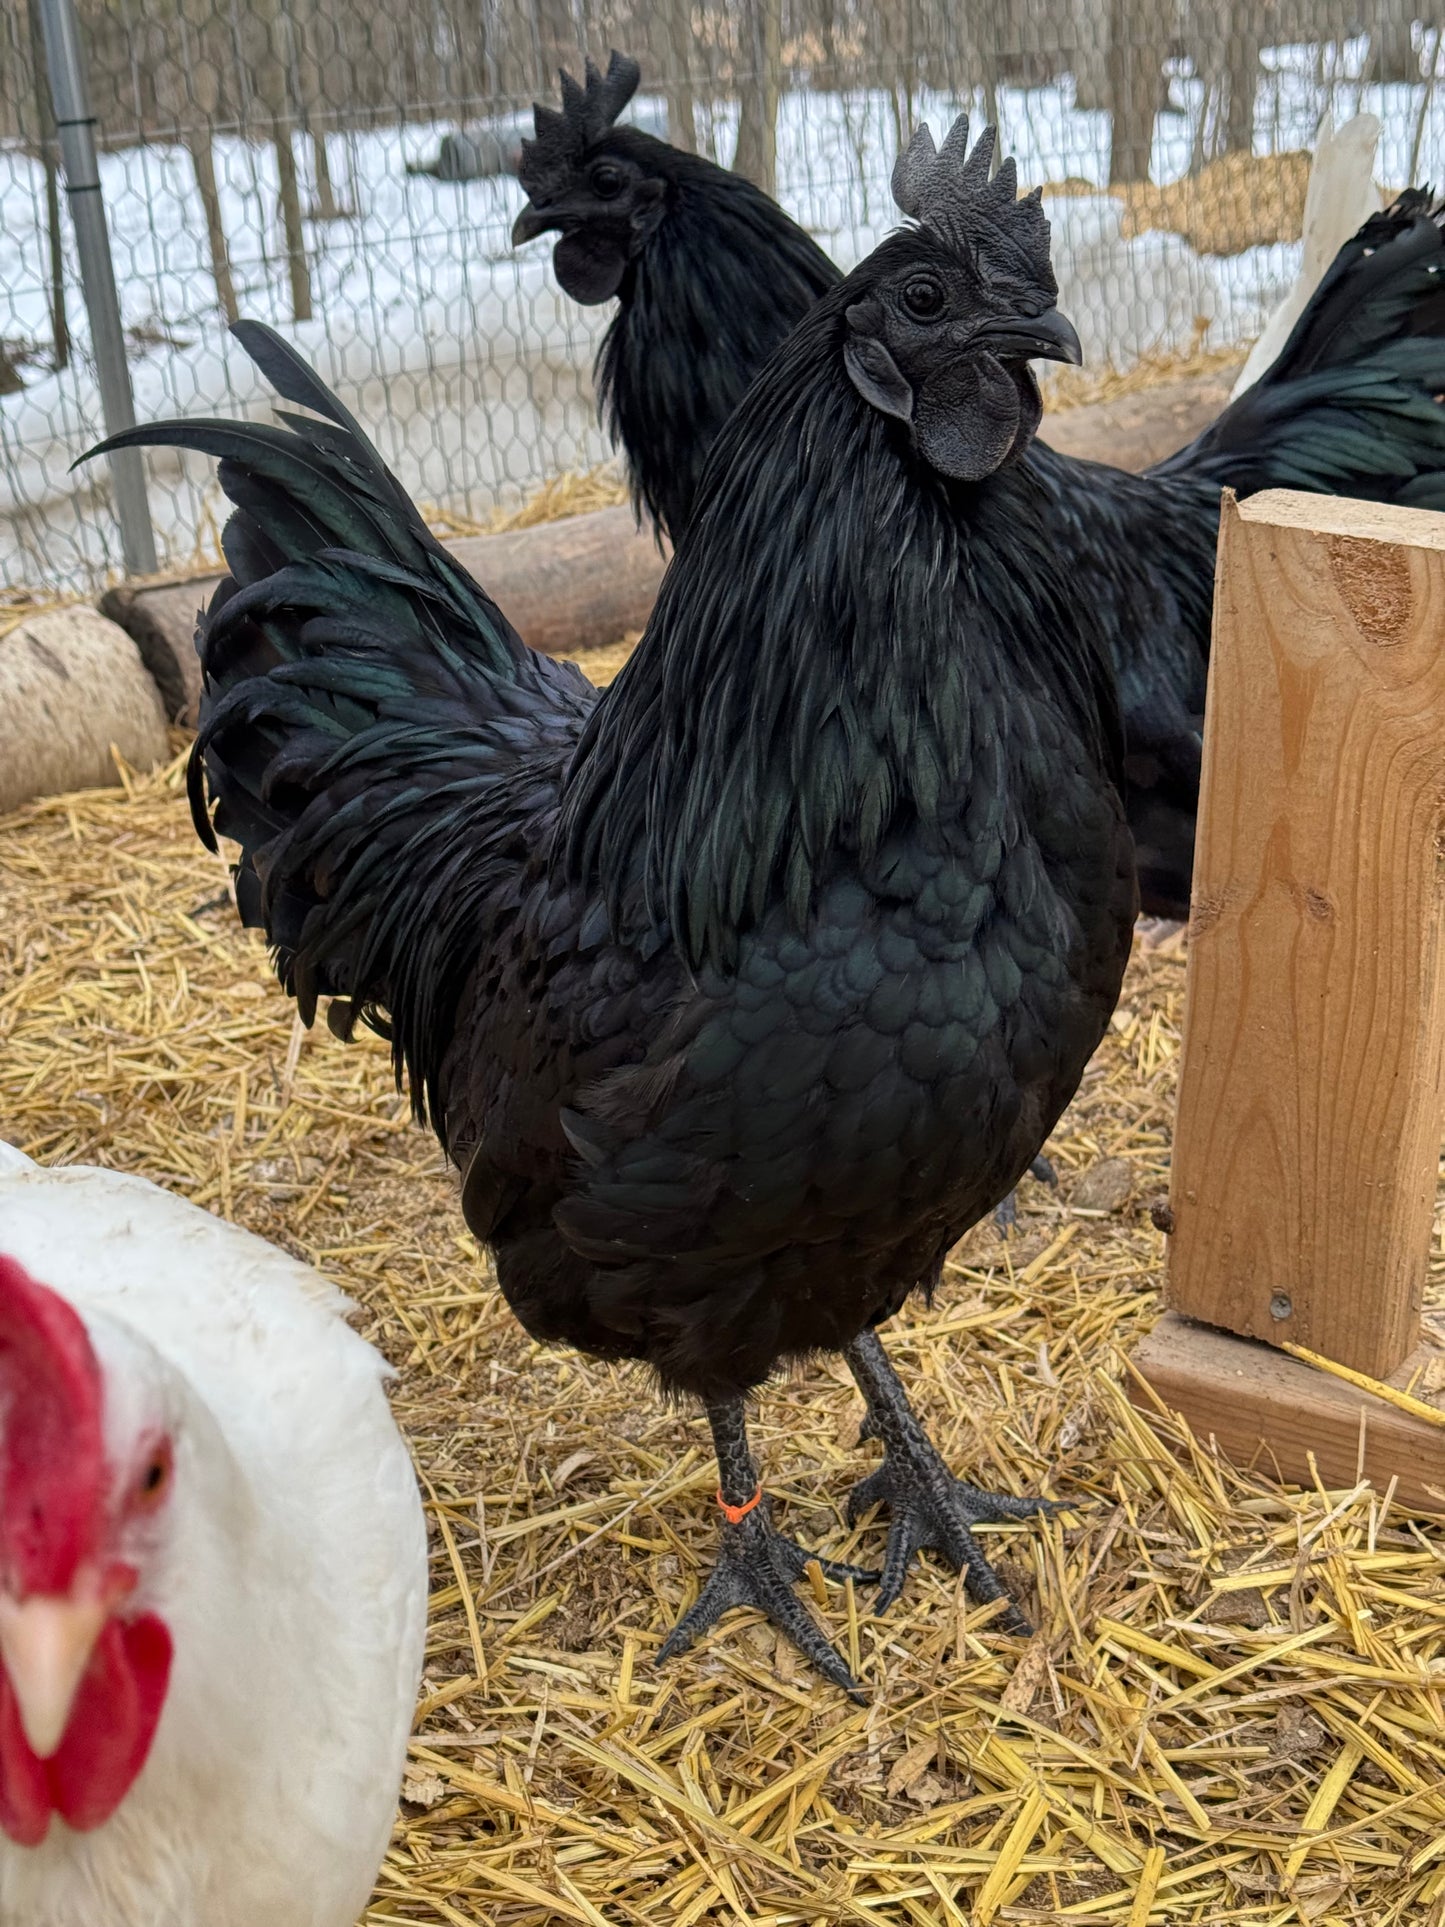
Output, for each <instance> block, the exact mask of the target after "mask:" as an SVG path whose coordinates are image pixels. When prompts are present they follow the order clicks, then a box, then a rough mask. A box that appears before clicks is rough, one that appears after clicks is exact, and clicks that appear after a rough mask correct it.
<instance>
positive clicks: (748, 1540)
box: [657, 1399, 879, 1699]
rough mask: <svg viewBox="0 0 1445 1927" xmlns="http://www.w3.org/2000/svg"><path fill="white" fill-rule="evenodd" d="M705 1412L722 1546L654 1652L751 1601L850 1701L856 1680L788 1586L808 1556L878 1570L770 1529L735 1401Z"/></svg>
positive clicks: (680, 1646)
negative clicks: (717, 1478)
mask: <svg viewBox="0 0 1445 1927" xmlns="http://www.w3.org/2000/svg"><path fill="white" fill-rule="evenodd" d="M707 1415H708V1420H709V1422H710V1423H711V1425H712V1432H713V1440H714V1443H715V1444H716V1446H717V1460H718V1470H719V1472H720V1473H721V1475H722V1482H721V1484H720V1485H719V1487H718V1501H719V1503H720V1504H721V1506H722V1508H723V1514H724V1524H723V1529H722V1547H721V1550H720V1551H719V1553H718V1559H717V1564H716V1565H715V1566H714V1567H713V1569H712V1571H711V1572H710V1573H709V1574H708V1577H707V1582H706V1584H705V1585H704V1586H703V1589H702V1591H701V1592H700V1593H699V1594H698V1596H697V1601H696V1603H695V1604H694V1605H692V1606H691V1607H689V1609H688V1610H687V1612H685V1613H684V1614H683V1616H682V1618H681V1619H679V1620H678V1622H677V1624H676V1625H675V1626H674V1627H673V1629H672V1631H671V1632H670V1633H669V1634H668V1636H667V1638H666V1639H665V1640H664V1641H663V1643H662V1646H661V1648H660V1650H659V1652H658V1655H657V1656H658V1658H659V1659H672V1658H674V1657H675V1656H676V1655H677V1654H678V1653H683V1652H686V1651H687V1649H688V1647H689V1646H691V1645H692V1643H693V1641H694V1640H695V1639H696V1638H697V1637H698V1635H699V1634H700V1633H704V1632H706V1631H707V1630H708V1628H709V1627H711V1626H715V1625H716V1624H717V1622H718V1620H719V1619H721V1618H722V1616H723V1614H724V1613H725V1612H729V1611H730V1610H731V1609H732V1608H733V1607H734V1606H755V1607H756V1608H757V1609H758V1611H759V1612H761V1613H762V1614H763V1615H764V1616H765V1617H766V1618H767V1619H768V1620H769V1621H770V1622H771V1624H773V1625H774V1626H776V1627H777V1629H778V1631H779V1632H781V1633H786V1634H787V1636H788V1638H789V1639H791V1640H792V1642H793V1644H794V1645H795V1646H796V1647H797V1648H798V1651H799V1652H800V1653H802V1654H803V1656H804V1658H806V1659H809V1660H811V1661H812V1663H813V1665H814V1666H816V1667H817V1669H818V1671H819V1672H820V1673H821V1674H822V1675H823V1677H824V1678H825V1679H830V1680H832V1681H833V1683H834V1684H835V1685H836V1686H841V1687H842V1688H843V1690H844V1692H845V1693H851V1694H852V1695H853V1697H854V1698H855V1699H858V1698H861V1697H862V1694H861V1691H860V1688H859V1686H858V1682H857V1681H856V1680H855V1679H854V1677H853V1675H852V1674H851V1673H850V1672H849V1670H848V1668H847V1666H846V1665H845V1664H844V1663H843V1660H842V1658H841V1656H840V1655H839V1654H838V1653H836V1652H835V1651H834V1649H833V1648H832V1647H831V1646H830V1645H829V1644H828V1641H827V1640H826V1639H825V1638H824V1636H823V1632H822V1629H821V1628H820V1627H819V1625H818V1623H817V1621H816V1620H815V1619H814V1618H813V1616H812V1614H811V1613H809V1612H808V1611H807V1610H806V1608H805V1607H804V1606H803V1603H802V1601H801V1600H800V1599H799V1598H798V1595H797V1594H796V1593H795V1592H794V1591H793V1587H794V1585H795V1584H796V1583H797V1581H798V1580H799V1579H801V1578H802V1577H803V1574H804V1570H805V1569H806V1567H807V1566H808V1564H809V1562H810V1561H812V1560H813V1559H817V1561H818V1564H819V1566H820V1567H821V1568H822V1571H823V1574H824V1576H825V1578H828V1579H837V1580H844V1579H859V1580H864V1581H867V1582H870V1583H871V1582H872V1581H873V1580H876V1579H877V1578H878V1577H879V1575H878V1573H877V1572H870V1571H868V1570H867V1569H866V1568H864V1567H862V1566H848V1565H842V1564H840V1563H839V1562H838V1561H837V1560H834V1559H823V1558H819V1556H818V1554H817V1553H813V1552H808V1551H806V1550H805V1548H804V1547H802V1546H800V1545H797V1544H796V1543H795V1542H794V1541H793V1540H792V1539H786V1538H784V1537H783V1535H782V1533H780V1532H778V1531H777V1530H776V1529H775V1528H774V1526H773V1522H772V1517H771V1508H770V1506H769V1504H768V1501H767V1499H766V1497H765V1496H764V1495H763V1493H762V1491H761V1489H760V1487H759V1486H758V1482H757V1473H756V1470H755V1468H754V1466H753V1461H752V1455H751V1453H750V1452H749V1450H748V1442H747V1430H746V1423H745V1420H744V1415H743V1403H742V1400H741V1399H737V1400H735V1401H732V1402H730V1403H728V1404H725V1405H711V1406H709V1407H708V1414H707Z"/></svg>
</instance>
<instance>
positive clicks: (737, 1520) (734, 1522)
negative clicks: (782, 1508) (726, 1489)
mask: <svg viewBox="0 0 1445 1927" xmlns="http://www.w3.org/2000/svg"><path fill="white" fill-rule="evenodd" d="M762 1496H763V1488H762V1487H761V1485H760V1486H759V1487H758V1489H757V1491H756V1492H755V1493H754V1494H753V1496H752V1497H751V1498H750V1499H749V1500H747V1501H746V1502H745V1503H744V1504H743V1505H729V1504H728V1502H727V1500H726V1499H725V1498H724V1497H723V1495H722V1487H721V1486H719V1487H718V1489H717V1502H718V1504H719V1505H720V1506H721V1507H722V1515H723V1517H724V1518H725V1519H726V1520H727V1522H728V1524H729V1525H730V1526H740V1525H741V1524H742V1522H743V1520H744V1519H746V1518H747V1516H748V1514H749V1513H750V1512H751V1511H752V1509H753V1507H754V1506H755V1505H757V1504H759V1502H760V1501H761V1499H762Z"/></svg>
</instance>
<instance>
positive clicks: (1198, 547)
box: [512, 53, 1445, 918]
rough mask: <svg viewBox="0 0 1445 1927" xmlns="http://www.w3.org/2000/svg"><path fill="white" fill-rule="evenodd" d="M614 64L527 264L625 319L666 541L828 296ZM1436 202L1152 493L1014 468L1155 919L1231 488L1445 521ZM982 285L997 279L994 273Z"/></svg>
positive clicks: (1046, 452)
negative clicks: (662, 124)
mask: <svg viewBox="0 0 1445 1927" xmlns="http://www.w3.org/2000/svg"><path fill="white" fill-rule="evenodd" d="M639 73H640V70H639V68H638V66H637V63H636V62H635V61H632V60H628V59H625V58H624V57H623V56H622V55H620V54H616V53H614V54H613V55H612V58H611V61H610V63H609V66H608V70H607V73H606V75H605V76H603V75H601V74H599V73H598V71H597V69H596V68H595V67H593V66H592V65H591V63H590V62H589V63H588V70H587V79H586V85H585V87H579V86H578V85H577V83H576V82H575V81H573V80H571V79H570V78H569V77H564V79H563V102H562V111H561V112H560V113H558V112H556V111H554V110H552V109H549V108H545V107H538V108H537V109H536V137H535V139H533V140H532V141H529V142H524V143H523V150H522V164H521V167H520V169H519V177H520V179H521V182H522V185H523V186H524V187H525V189H526V190H527V193H528V195H529V196H530V200H529V203H528V205H527V206H526V207H525V208H524V209H523V210H522V212H521V214H520V215H518V217H517V221H516V225H515V226H514V228H513V230H512V238H513V240H514V241H515V242H522V241H526V240H530V239H532V238H533V237H534V236H536V235H540V234H543V233H546V232H549V231H552V230H560V233H561V238H560V240H559V241H558V242H557V245H556V249H555V252H554V257H553V258H554V262H555V265H556V270H557V276H558V279H559V280H560V281H561V283H562V286H563V287H564V288H565V289H566V290H567V292H568V293H569V294H571V295H573V296H574V298H575V299H577V300H578V301H583V302H597V301H605V300H607V299H609V298H610V297H611V296H613V295H616V296H617V297H618V299H619V306H618V310H617V313H616V315H615V316H614V318H613V321H612V324H611V326H610V327H609V329H608V331H607V335H606V339H605V340H604V343H603V346H602V351H601V354H600V355H599V357H598V364H597V380H598V390H599V395H600V396H601V398H602V401H603V404H604V407H605V410H606V414H607V419H608V422H609V425H610V428H611V431H612V434H613V437H614V440H616V441H619V442H620V443H621V445H622V447H623V448H624V449H625V450H626V453H627V459H628V465H629V469H630V473H631V477H632V486H633V490H634V495H635V498H636V500H637V502H638V504H639V507H641V508H644V509H646V511H647V512H648V513H649V514H650V515H651V516H652V517H653V519H654V521H655V522H656V524H657V526H658V527H659V529H660V530H662V531H664V532H666V533H667V534H669V535H670V536H671V537H672V539H673V540H674V541H676V540H677V539H678V537H679V535H680V534H681V531H682V529H683V528H684V527H685V526H686V523H687V520H688V517H689V515H690V513H691V505H692V500H693V494H694V491H695V488H696V484H697V476H698V475H699V473H700V472H701V467H702V462H703V459H704V455H705V451H706V450H707V448H708V447H710V446H711V443H712V441H713V439H714V437H715V436H716V435H717V433H718V431H719V430H720V429H721V427H722V425H723V423H724V422H725V421H726V420H727V418H728V415H729V414H730V413H731V411H732V409H733V408H734V407H735V406H736V405H737V403H738V402H739V401H740V400H741V398H742V396H743V394H744V392H745V391H746V389H747V386H748V383H749V382H750V381H751V379H752V377H753V374H754V372H755V371H756V370H757V369H758V368H759V367H760V366H761V365H762V362H763V361H764V359H765V358H766V357H767V355H768V354H769V353H771V351H772V348H773V346H774V344H775V343H776V341H777V340H778V339H779V338H780V336H781V335H783V334H784V333H785V332H786V330H787V329H788V328H789V327H791V326H792V325H793V324H794V323H795V322H796V321H798V320H799V319H800V318H801V316H802V315H804V314H805V313H806V312H807V310H808V308H809V306H810V305H811V303H812V302H813V301H814V300H815V299H816V298H817V296H818V294H819V293H820V291H821V290H822V289H823V288H825V287H828V286H831V285H832V284H833V282H835V281H836V280H837V278H838V270H837V269H836V268H835V267H833V265H832V263H831V262H829V261H828V259H827V257H826V256H825V255H823V254H822V253H821V252H820V251H819V249H818V248H817V247H816V245H815V244H814V243H813V241H812V240H811V239H810V238H809V237H808V236H807V235H806V234H805V233H804V232H803V230H802V229H801V228H800V227H798V226H797V224H796V223H795V222H793V221H791V220H790V219H789V218H788V216H787V215H786V214H784V213H783V211H782V209H781V208H779V207H777V206H776V205H775V204H774V203H773V202H772V201H770V200H768V198H767V197H766V196H765V195H763V194H760V193H759V192H758V190H757V189H756V188H753V187H749V186H748V185H747V184H746V183H745V182H743V181H740V180H738V179H737V177H736V176H735V175H732V174H728V173H726V172H724V171H723V169H721V168H719V167H715V166H713V165H712V164H711V163H710V162H708V161H706V160H702V159H700V158H699V157H698V156H697V155H694V154H684V153H681V152H679V151H678V150H677V149H676V148H673V147H669V146H668V145H667V144H666V142H664V141H660V140H655V139H652V138H650V137H649V136H648V135H645V134H639V133H637V132H636V131H635V130H634V129H631V128H626V127H613V126H612V124H611V122H612V120H613V118H614V117H615V115H616V114H617V113H619V112H620V111H621V109H622V107H623V106H624V105H625V104H626V102H627V101H628V100H629V99H630V97H631V95H632V93H633V92H634V90H635V89H636V87H637V84H638V79H639ZM1442 230H1445V203H1436V204H1435V205H1434V206H1433V207H1432V206H1431V201H1430V196H1429V194H1428V193H1424V192H1419V191H1416V192H1411V193H1407V194H1404V195H1402V196H1401V197H1400V199H1399V200H1398V201H1397V202H1396V203H1395V205H1394V206H1393V207H1392V208H1390V209H1389V210H1388V211H1387V212H1386V213H1383V214H1380V215H1378V216H1376V217H1375V218H1374V219H1372V220H1371V221H1369V222H1367V223H1366V225H1365V226H1364V227H1363V228H1362V229H1361V230H1360V232H1359V234H1358V235H1356V236H1355V238H1354V239H1353V240H1352V241H1351V242H1349V243H1348V245H1347V246H1346V247H1344V248H1343V249H1341V251H1340V253H1339V255H1338V256H1337V258H1336V260H1335V261H1334V263H1333V265H1332V266H1331V268H1330V271H1329V273H1328V274H1327V275H1326V276H1325V279H1324V281H1323V282H1322V283H1321V285H1320V287H1319V288H1318V289H1317V290H1316V292H1315V295H1314V297H1313V299H1312V300H1311V302H1310V304H1309V306H1308V307H1307V308H1306V310H1305V312H1304V314H1303V315H1302V316H1301V317H1300V320H1299V323H1298V325H1297V326H1296V328H1295V330H1294V332H1293V334H1292V335H1291V336H1290V339H1289V341H1288V342H1287V343H1286V345H1285V347H1284V348H1283V350H1282V351H1281V353H1280V355H1279V357H1278V359H1277V360H1276V361H1275V362H1274V364H1273V366H1272V367H1271V368H1270V369H1269V371H1268V372H1267V373H1266V374H1265V376H1264V377H1263V379H1262V380H1261V381H1259V382H1258V383H1257V384H1256V385H1255V386H1254V387H1253V388H1251V389H1249V390H1247V391H1246V392H1245V394H1243V395H1242V396H1241V397H1240V398H1239V399H1238V400H1237V401H1235V402H1234V403H1232V404H1231V405H1230V406H1229V407H1228V408H1227V409H1225V411H1224V413H1223V414H1222V415H1220V417H1219V418H1218V420H1217V421H1215V422H1214V423H1213V424H1212V426H1211V427H1210V428H1209V429H1207V430H1206V431H1205V433H1204V434H1202V435H1201V436H1200V437H1199V438H1198V439H1197V440H1196V441H1194V442H1192V443H1190V445H1189V446H1188V447H1187V448H1185V449H1182V450H1180V451H1179V453H1178V454H1176V455H1172V456H1170V457H1169V459H1168V460H1167V461H1164V462H1161V463H1159V464H1158V465H1157V466H1156V467H1154V468H1153V469H1151V470H1149V471H1148V472H1147V473H1146V474H1144V475H1142V476H1138V475H1132V474H1128V473H1126V472H1125V471H1123V470H1121V469H1116V468H1111V467H1107V466H1105V465H1102V464H1099V463H1094V462H1082V461H1077V460H1074V459H1073V458H1071V457H1069V456H1066V455H1060V454H1057V453H1056V452H1055V451H1054V450H1052V449H1050V448H1048V447H1046V446H1045V445H1044V444H1043V443H1041V442H1037V441H1036V442H1035V443H1034V444H1033V446H1032V448H1031V449H1030V451H1029V453H1028V455H1027V457H1026V458H1025V459H1026V460H1027V462H1028V463H1029V465H1030V466H1031V467H1032V469H1033V471H1034V473H1035V475H1036V476H1037V478H1038V481H1039V484H1040V486H1041V487H1042V488H1043V489H1044V490H1045V491H1046V492H1047V493H1048V495H1049V498H1050V500H1051V503H1052V512H1051V526H1052V528H1053V531H1054V538H1055V541H1056V542H1057V544H1058V545H1059V549H1060V559H1061V563H1062V566H1063V567H1064V569H1065V572H1066V573H1067V575H1068V576H1069V578H1070V579H1071V580H1072V582H1073V583H1074V585H1075V596H1074V606H1075V607H1076V608H1079V609H1084V608H1088V609H1089V610H1090V611H1091V614H1096V615H1097V616H1098V618H1099V619H1100V620H1101V621H1102V623H1103V625H1104V632H1105V635H1106V637H1107V640H1108V644H1109V647H1110V650H1111V653H1112V655H1113V659H1114V664H1115V668H1116V672H1117V675H1118V679H1119V693H1120V702H1121V705H1122V709H1123V714H1124V728H1125V736H1126V739H1127V746H1128V747H1127V763H1126V786H1125V802H1126V807H1127V809H1128V814H1129V822H1130V826H1131V828H1132V830H1133V832H1134V840H1135V845H1136V848H1137V852H1138V865H1139V884H1140V895H1141V901H1142V906H1143V908H1144V910H1145V911H1146V912H1147V913H1148V914H1150V915H1153V916H1160V917H1171V918H1175V917H1178V918H1182V917H1186V916H1187V915H1188V914H1189V882H1190V876H1191V873H1192V870H1193V865H1194V819H1195V811H1196V808H1197V805H1198V799H1199V768H1200V751H1201V729H1202V724H1203V710H1204V684H1205V672H1206V667H1207V662H1208V651H1209V624H1210V611H1211V605H1212V601H1213V594H1214V559H1215V546H1216V540H1217V536H1218V526H1219V497H1220V490H1221V488H1222V487H1226V486H1227V487H1230V488H1233V489H1235V490H1236V491H1237V492H1238V493H1240V494H1241V495H1243V494H1249V493H1251V492H1253V491H1254V490H1257V489H1262V488H1298V489H1313V490H1317V491H1319V492H1320V493H1323V494H1330V495H1356V496H1366V497H1369V498H1372V499H1375V500H1380V501H1392V502H1402V503H1407V504H1410V505H1412V506H1414V507H1417V508H1445V407H1442V406H1441V391H1442V389H1445V232H1442ZM982 260H983V265H984V268H985V272H987V273H993V272H995V271H996V270H995V266H994V263H993V261H992V260H991V259H990V258H989V256H988V255H987V254H986V253H985V254H983V256H982Z"/></svg>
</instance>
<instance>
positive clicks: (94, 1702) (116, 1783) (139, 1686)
mask: <svg viewBox="0 0 1445 1927" xmlns="http://www.w3.org/2000/svg"><path fill="white" fill-rule="evenodd" d="M170 1670H171V1636H170V1633H169V1632H168V1631H167V1630H166V1627H165V1624H164V1622H163V1621H161V1620H160V1619H158V1618H157V1617H156V1615H155V1614H154V1613H147V1614H145V1615H144V1616H143V1617H142V1618H140V1619H135V1620H131V1621H130V1622H129V1623H127V1624H122V1623H121V1622H120V1621H118V1620H115V1619H112V1620H111V1621H110V1622H109V1623H108V1624H107V1625H106V1627H105V1629H104V1631H103V1632H102V1633H101V1635H100V1638H99V1639H98V1640H97V1641H96V1644H95V1651H94V1652H93V1653H92V1655H91V1660H90V1664H89V1666H88V1667H87V1668H86V1670H85V1677H84V1678H83V1679H82V1680H81V1682H80V1690H79V1692H78V1693H77V1694H76V1696H75V1705H74V1707H73V1708H72V1709H71V1714H70V1723H69V1725H68V1726H67V1727H66V1729H65V1736H64V1738H63V1739H62V1740H61V1742H60V1746H59V1748H58V1749H57V1751H56V1752H55V1754H54V1755H53V1756H52V1758H50V1759H49V1760H37V1759H36V1757H35V1755H34V1754H33V1753H32V1752H31V1750H30V1747H29V1745H28V1744H27V1742H26V1739H25V1735H24V1732H23V1731H22V1729H21V1726H20V1711H19V1707H18V1706H17V1705H16V1701H15V1694H14V1690H13V1689H12V1687H11V1685H10V1682H9V1681H8V1680H7V1679H6V1678H5V1677H4V1674H3V1673H0V1827H3V1828H4V1830H5V1832H6V1833H8V1834H9V1836H10V1838H11V1839H12V1840H14V1841H16V1842H18V1844H19V1845H21V1846H23V1847H33V1846H37V1845H38V1844H39V1842H40V1841H41V1840H43V1839H44V1838H45V1833H46V1829H47V1828H48V1826H49V1824H50V1816H51V1814H52V1813H58V1814H59V1815H60V1817H61V1819H62V1820H64V1821H65V1823H66V1825H67V1826H69V1827H73V1828H74V1830H75V1831H76V1832H77V1833H86V1832H89V1831H90V1830H91V1829H92V1828H93V1827H99V1826H102V1825H104V1823H105V1822H106V1821H107V1820H108V1819H109V1818H110V1816H111V1815H112V1814H113V1813H114V1812H115V1810H116V1808H117V1807H118V1806H119V1805H120V1803H121V1801H122V1800H123V1799H124V1798H125V1796H126V1794H127V1793H128V1792H129V1791H130V1788H131V1785H132V1783H133V1782H134V1780H135V1778H136V1776H137V1775H138V1774H139V1772H140V1770H141V1768H142V1767H143V1766H144V1765H145V1763H146V1756H147V1754H148V1753H149V1752H150V1748H151V1741H152V1740H153V1739H154V1738H155V1731H156V1726H157V1724H158V1723H159V1720H160V1716H161V1709H162V1707H163V1706H164V1705H165V1698H166V1684H167V1682H168V1680H169V1678H170Z"/></svg>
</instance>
